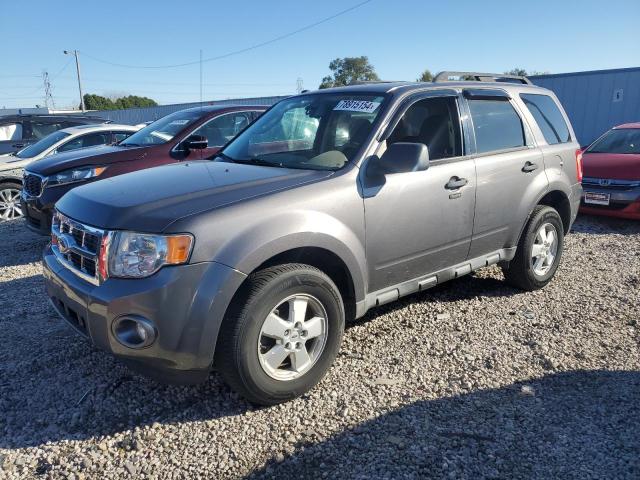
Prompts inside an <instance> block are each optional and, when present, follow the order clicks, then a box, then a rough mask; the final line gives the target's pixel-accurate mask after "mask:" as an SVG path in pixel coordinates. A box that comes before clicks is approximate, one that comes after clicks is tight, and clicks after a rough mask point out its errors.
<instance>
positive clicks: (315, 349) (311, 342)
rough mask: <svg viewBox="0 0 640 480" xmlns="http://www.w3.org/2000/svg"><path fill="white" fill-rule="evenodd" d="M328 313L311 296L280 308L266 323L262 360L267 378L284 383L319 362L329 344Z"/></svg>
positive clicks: (260, 341)
mask: <svg viewBox="0 0 640 480" xmlns="http://www.w3.org/2000/svg"><path fill="white" fill-rule="evenodd" d="M327 327H328V323H327V312H326V310H325V308H324V306H323V305H322V303H321V302H320V301H319V300H318V299H317V298H315V297H313V296H311V295H308V294H302V293H301V294H296V295H292V296H290V297H287V298H285V299H284V300H282V301H281V302H279V303H278V305H276V306H275V307H274V308H273V309H272V310H271V312H270V313H269V315H268V316H267V318H265V319H264V321H263V323H262V328H261V329H260V336H259V337H258V358H259V360H260V365H261V366H262V369H263V370H264V371H265V373H266V374H267V375H269V376H270V377H271V378H274V379H276V380H281V381H289V380H294V379H296V378H299V377H300V376H302V375H304V374H305V373H307V372H308V371H309V370H310V369H311V367H313V365H314V364H315V363H316V362H317V361H318V359H319V358H320V355H321V354H322V352H323V350H324V347H325V345H326V343H327V335H328V328H327Z"/></svg>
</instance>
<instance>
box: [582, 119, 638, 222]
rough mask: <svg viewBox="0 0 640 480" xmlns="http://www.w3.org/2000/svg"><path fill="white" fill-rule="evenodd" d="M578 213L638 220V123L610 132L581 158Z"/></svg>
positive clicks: (593, 144) (590, 147)
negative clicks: (581, 174)
mask: <svg viewBox="0 0 640 480" xmlns="http://www.w3.org/2000/svg"><path fill="white" fill-rule="evenodd" d="M582 165H583V172H584V177H583V179H582V188H583V190H584V194H583V197H582V203H581V205H580V211H581V212H583V213H590V214H594V215H606V216H609V217H619V218H630V219H634V220H640V123H627V124H625V125H619V126H617V127H614V128H612V129H611V130H609V131H608V132H607V133H605V134H604V135H602V136H601V137H600V138H599V139H597V140H596V141H595V142H593V143H592V144H591V145H590V146H589V147H587V148H586V149H585V150H584V152H583V156H582Z"/></svg>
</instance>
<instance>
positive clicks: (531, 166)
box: [522, 162, 538, 173]
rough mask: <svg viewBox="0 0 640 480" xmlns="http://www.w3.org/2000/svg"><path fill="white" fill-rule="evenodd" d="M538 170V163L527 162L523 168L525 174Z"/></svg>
mask: <svg viewBox="0 0 640 480" xmlns="http://www.w3.org/2000/svg"><path fill="white" fill-rule="evenodd" d="M537 168H538V164H537V163H533V162H526V163H525V164H524V166H523V167H522V171H523V172H525V173H526V172H533V171H534V170H536V169H537Z"/></svg>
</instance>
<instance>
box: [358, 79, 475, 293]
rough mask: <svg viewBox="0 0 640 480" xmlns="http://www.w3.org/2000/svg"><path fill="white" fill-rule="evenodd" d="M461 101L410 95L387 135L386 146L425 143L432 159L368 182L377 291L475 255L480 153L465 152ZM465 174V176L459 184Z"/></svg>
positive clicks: (369, 241)
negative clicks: (415, 168) (422, 166)
mask: <svg viewBox="0 0 640 480" xmlns="http://www.w3.org/2000/svg"><path fill="white" fill-rule="evenodd" d="M458 101H459V99H458V95H457V93H456V92H453V91H451V93H450V94H443V93H435V94H434V93H431V94H427V95H422V96H420V97H418V98H415V99H413V100H412V101H409V102H408V103H407V105H406V106H405V109H404V111H403V112H402V113H401V115H400V116H399V118H398V117H397V118H396V120H395V121H396V122H397V124H396V126H395V127H394V129H393V130H392V132H391V133H390V134H389V136H388V138H387V139H386V140H385V144H386V145H384V146H383V149H386V146H387V145H389V144H391V143H394V142H414V143H424V144H425V145H426V146H427V147H428V149H429V157H430V165H429V168H427V169H426V170H424V171H416V172H406V173H396V174H388V175H386V176H385V177H384V181H383V184H382V185H377V186H373V187H372V186H367V187H366V188H364V189H363V192H364V196H365V200H364V205H365V221H366V254H367V261H368V264H369V291H370V292H372V291H377V290H380V289H383V288H386V287H389V286H392V285H396V284H399V283H402V282H404V281H407V280H411V279H415V278H418V277H420V276H423V275H426V274H428V273H432V272H436V271H438V270H441V269H443V268H446V267H450V266H453V265H455V264H457V263H460V262H463V261H464V260H465V259H466V258H467V255H468V251H469V246H470V244H471V234H472V231H473V215H474V208H475V191H476V173H475V165H474V161H473V159H470V158H468V157H465V156H464V151H463V141H462V138H463V130H462V126H461V123H460V115H459V113H458V112H459V110H458ZM392 125H393V122H392ZM380 154H381V153H380ZM460 180H464V181H465V182H462V183H465V184H464V185H463V186H461V187H457V188H454V187H455V183H458V184H459V183H460Z"/></svg>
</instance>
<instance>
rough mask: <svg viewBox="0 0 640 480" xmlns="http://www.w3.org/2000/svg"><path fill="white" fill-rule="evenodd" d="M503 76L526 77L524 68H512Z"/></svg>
mask: <svg viewBox="0 0 640 480" xmlns="http://www.w3.org/2000/svg"><path fill="white" fill-rule="evenodd" d="M504 74H505V75H518V76H520V77H526V76H527V71H526V70H525V69H524V68H512V69H511V70H509V71H508V72H504Z"/></svg>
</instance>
